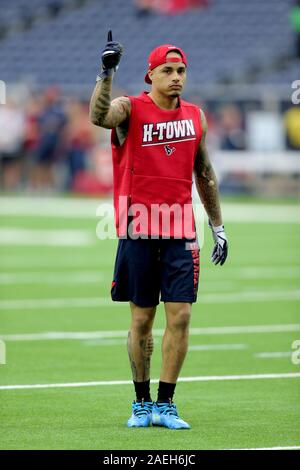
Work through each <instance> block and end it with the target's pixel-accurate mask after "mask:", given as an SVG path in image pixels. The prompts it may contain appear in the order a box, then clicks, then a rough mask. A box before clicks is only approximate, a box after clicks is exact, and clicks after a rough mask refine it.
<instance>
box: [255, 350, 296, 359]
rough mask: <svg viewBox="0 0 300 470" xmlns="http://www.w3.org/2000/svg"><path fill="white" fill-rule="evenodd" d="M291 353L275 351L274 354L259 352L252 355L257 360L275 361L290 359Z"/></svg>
mask: <svg viewBox="0 0 300 470" xmlns="http://www.w3.org/2000/svg"><path fill="white" fill-rule="evenodd" d="M292 354H293V351H276V352H260V353H256V354H253V356H254V357H258V358H259V359H276V358H278V357H291V356H292Z"/></svg>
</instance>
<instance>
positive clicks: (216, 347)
mask: <svg viewBox="0 0 300 470" xmlns="http://www.w3.org/2000/svg"><path fill="white" fill-rule="evenodd" d="M247 347H248V345H247V344H193V345H191V346H189V351H230V350H239V349H246V348H247Z"/></svg>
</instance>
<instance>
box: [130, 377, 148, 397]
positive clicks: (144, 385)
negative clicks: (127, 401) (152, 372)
mask: <svg viewBox="0 0 300 470" xmlns="http://www.w3.org/2000/svg"><path fill="white" fill-rule="evenodd" d="M133 383H134V388H135V394H136V400H137V401H142V399H144V401H152V400H151V396H150V380H147V381H146V382H135V381H133Z"/></svg>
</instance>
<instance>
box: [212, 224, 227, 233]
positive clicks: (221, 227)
mask: <svg viewBox="0 0 300 470" xmlns="http://www.w3.org/2000/svg"><path fill="white" fill-rule="evenodd" d="M212 229H213V231H214V232H215V233H218V232H224V225H218V226H217V227H214V226H212Z"/></svg>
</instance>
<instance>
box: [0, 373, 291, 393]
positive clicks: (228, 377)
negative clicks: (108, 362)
mask: <svg viewBox="0 0 300 470" xmlns="http://www.w3.org/2000/svg"><path fill="white" fill-rule="evenodd" d="M294 378H300V372H299V373H297V372H295V373H293V372H289V373H281V374H250V375H212V376H209V375H208V376H205V375H204V376H198V377H180V378H179V379H178V382H215V381H227V380H261V379H263V380H266V379H294ZM158 382H159V379H154V380H151V383H158ZM101 385H103V386H105V385H132V380H107V381H97V382H70V383H53V384H31V385H1V386H0V390H31V389H43V388H75V387H98V386H101Z"/></svg>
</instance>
